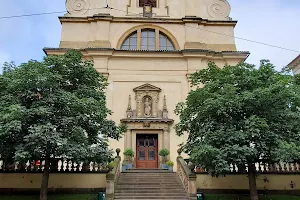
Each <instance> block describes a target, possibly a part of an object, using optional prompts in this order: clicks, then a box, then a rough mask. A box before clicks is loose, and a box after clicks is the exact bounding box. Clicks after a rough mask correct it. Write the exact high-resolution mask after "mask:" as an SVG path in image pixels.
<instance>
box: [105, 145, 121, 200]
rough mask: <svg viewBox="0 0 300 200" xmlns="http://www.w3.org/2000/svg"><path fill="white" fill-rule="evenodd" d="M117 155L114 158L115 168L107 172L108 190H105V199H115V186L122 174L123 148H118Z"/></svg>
mask: <svg viewBox="0 0 300 200" xmlns="http://www.w3.org/2000/svg"><path fill="white" fill-rule="evenodd" d="M116 152H117V156H116V158H115V160H114V168H113V169H112V170H111V171H110V172H109V173H107V174H106V191H105V199H106V200H113V199H114V196H115V186H116V183H117V180H118V178H119V175H120V168H121V166H120V164H121V157H120V152H121V150H120V149H119V148H118V149H116Z"/></svg>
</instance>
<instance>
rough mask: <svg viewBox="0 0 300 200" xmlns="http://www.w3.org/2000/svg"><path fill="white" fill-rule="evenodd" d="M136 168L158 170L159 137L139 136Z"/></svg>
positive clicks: (150, 135) (137, 138)
mask: <svg viewBox="0 0 300 200" xmlns="http://www.w3.org/2000/svg"><path fill="white" fill-rule="evenodd" d="M136 152H137V155H136V168H147V169H153V168H158V155H157V154H158V135H157V134H149V135H145V134H137V136H136Z"/></svg>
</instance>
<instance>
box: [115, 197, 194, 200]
mask: <svg viewBox="0 0 300 200" xmlns="http://www.w3.org/2000/svg"><path fill="white" fill-rule="evenodd" d="M115 199H118V200H133V199H134V200H154V199H155V200H173V199H180V200H189V199H188V198H181V197H180V198H176V197H172V198H169V197H167V198H165V199H162V198H160V197H146V198H139V197H132V198H129V197H116V198H115Z"/></svg>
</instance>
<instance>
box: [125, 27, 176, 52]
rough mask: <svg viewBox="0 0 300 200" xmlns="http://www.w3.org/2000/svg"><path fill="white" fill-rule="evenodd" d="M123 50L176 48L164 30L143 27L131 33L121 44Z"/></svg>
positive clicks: (170, 49)
mask: <svg viewBox="0 0 300 200" xmlns="http://www.w3.org/2000/svg"><path fill="white" fill-rule="evenodd" d="M121 49H122V50H137V49H138V50H149V51H155V50H169V51H172V50H175V47H174V45H173V42H172V41H171V40H170V39H169V38H168V36H167V35H165V34H164V33H163V32H161V31H159V30H155V29H142V30H140V31H135V32H133V33H132V34H130V35H129V36H128V37H127V38H126V39H125V40H124V42H123V44H122V46H121Z"/></svg>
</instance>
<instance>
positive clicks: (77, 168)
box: [76, 162, 81, 172]
mask: <svg viewBox="0 0 300 200" xmlns="http://www.w3.org/2000/svg"><path fill="white" fill-rule="evenodd" d="M80 166H81V162H80V163H76V171H77V172H80V170H81V169H80Z"/></svg>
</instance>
